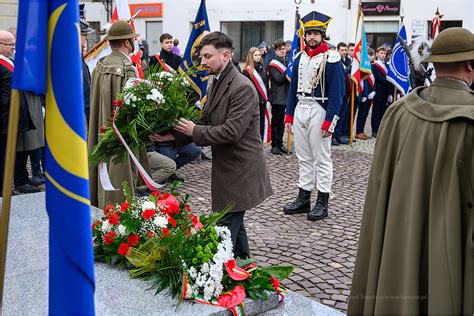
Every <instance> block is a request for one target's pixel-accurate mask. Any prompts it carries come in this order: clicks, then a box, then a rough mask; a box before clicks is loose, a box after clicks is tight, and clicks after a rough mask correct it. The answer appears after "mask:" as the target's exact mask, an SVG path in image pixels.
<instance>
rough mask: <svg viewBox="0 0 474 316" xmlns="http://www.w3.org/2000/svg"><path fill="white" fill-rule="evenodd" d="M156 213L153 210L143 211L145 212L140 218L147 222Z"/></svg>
mask: <svg viewBox="0 0 474 316" xmlns="http://www.w3.org/2000/svg"><path fill="white" fill-rule="evenodd" d="M155 214H156V212H155V211H154V210H145V212H143V213H142V217H143V218H144V219H146V220H149V219H150V218H152V217H153V216H155Z"/></svg>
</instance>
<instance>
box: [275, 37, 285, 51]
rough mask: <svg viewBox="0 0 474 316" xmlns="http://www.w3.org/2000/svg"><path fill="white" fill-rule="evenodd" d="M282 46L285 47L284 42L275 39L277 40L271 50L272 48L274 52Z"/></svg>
mask: <svg viewBox="0 0 474 316" xmlns="http://www.w3.org/2000/svg"><path fill="white" fill-rule="evenodd" d="M282 46H285V42H284V41H283V40H282V39H277V40H276V41H275V42H274V43H273V48H274V49H275V50H278V49H280V48H281V47H282Z"/></svg>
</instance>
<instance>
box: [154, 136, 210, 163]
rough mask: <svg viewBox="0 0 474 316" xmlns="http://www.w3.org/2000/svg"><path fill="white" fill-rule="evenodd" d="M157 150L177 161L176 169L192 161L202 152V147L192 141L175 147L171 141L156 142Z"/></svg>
mask: <svg viewBox="0 0 474 316" xmlns="http://www.w3.org/2000/svg"><path fill="white" fill-rule="evenodd" d="M156 151H158V152H159V153H160V154H162V155H164V156H166V157H168V158H171V159H173V160H174V161H175V162H176V169H179V168H181V167H182V166H184V165H186V164H188V163H190V162H191V161H193V160H195V159H196V158H198V157H199V155H200V154H202V149H201V147H198V146H196V144H194V143H191V144H188V145H186V146H183V147H180V148H175V147H173V145H172V144H171V143H169V142H165V143H156Z"/></svg>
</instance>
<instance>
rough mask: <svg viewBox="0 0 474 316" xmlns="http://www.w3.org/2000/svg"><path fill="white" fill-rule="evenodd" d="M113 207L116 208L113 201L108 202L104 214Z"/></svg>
mask: <svg viewBox="0 0 474 316" xmlns="http://www.w3.org/2000/svg"><path fill="white" fill-rule="evenodd" d="M113 208H114V206H113V205H112V203H109V204H107V206H106V207H105V208H104V215H107V213H108V212H109V210H110V209H113Z"/></svg>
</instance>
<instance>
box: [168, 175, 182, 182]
mask: <svg viewBox="0 0 474 316" xmlns="http://www.w3.org/2000/svg"><path fill="white" fill-rule="evenodd" d="M168 181H169V182H173V181H181V182H184V179H183V178H181V177H178V175H177V174H176V173H173V174H172V175H170V176H169V177H168Z"/></svg>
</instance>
